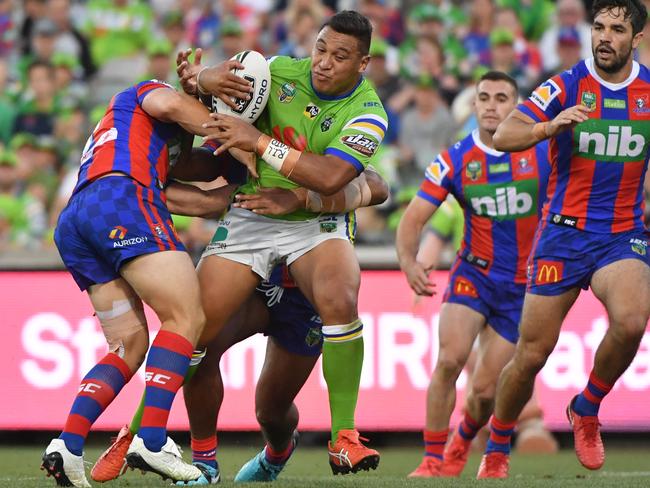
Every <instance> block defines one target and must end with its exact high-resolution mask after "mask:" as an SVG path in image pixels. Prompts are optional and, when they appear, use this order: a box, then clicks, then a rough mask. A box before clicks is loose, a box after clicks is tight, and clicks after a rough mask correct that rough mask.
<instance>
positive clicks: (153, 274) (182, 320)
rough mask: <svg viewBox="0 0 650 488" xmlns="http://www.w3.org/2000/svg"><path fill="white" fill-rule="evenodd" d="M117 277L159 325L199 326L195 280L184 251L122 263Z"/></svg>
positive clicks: (197, 286)
mask: <svg viewBox="0 0 650 488" xmlns="http://www.w3.org/2000/svg"><path fill="white" fill-rule="evenodd" d="M120 274H121V275H122V277H123V278H124V279H125V280H126V281H127V282H128V283H129V284H130V285H131V286H132V287H133V289H134V290H135V291H136V293H137V294H138V296H139V297H140V298H141V299H142V301H144V302H145V303H146V304H147V305H149V306H150V307H151V308H152V309H153V311H154V312H156V315H157V316H158V318H159V319H160V321H161V322H162V323H163V324H165V323H167V322H173V323H175V324H179V325H180V324H184V325H187V326H196V325H200V326H202V325H203V322H204V316H203V311H202V310H201V302H200V300H199V298H200V294H199V280H198V278H197V276H196V271H195V270H194V265H193V264H192V260H191V258H190V256H189V254H187V253H186V252H184V251H160V252H154V253H151V254H144V255H141V256H138V257H136V258H133V259H132V260H131V261H129V262H127V263H126V264H124V265H123V266H122V268H121V269H120Z"/></svg>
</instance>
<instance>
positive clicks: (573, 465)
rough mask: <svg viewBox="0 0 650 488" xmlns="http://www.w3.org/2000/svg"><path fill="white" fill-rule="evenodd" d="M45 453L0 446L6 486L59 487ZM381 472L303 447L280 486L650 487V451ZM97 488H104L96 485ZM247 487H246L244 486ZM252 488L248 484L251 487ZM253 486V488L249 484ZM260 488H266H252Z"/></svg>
mask: <svg viewBox="0 0 650 488" xmlns="http://www.w3.org/2000/svg"><path fill="white" fill-rule="evenodd" d="M41 452H42V448H35V447H31V446H30V447H21V446H17V447H16V446H12V447H9V446H0V487H12V488H13V487H20V488H23V487H24V488H32V487H34V488H36V487H38V488H41V487H45V488H47V487H54V486H55V483H54V481H53V480H52V479H47V478H45V475H44V472H42V471H40V470H39V469H38V466H39V464H40V456H41ZM256 452H257V451H256V449H255V448H252V447H251V448H243V447H233V446H223V447H220V449H219V462H220V465H221V470H222V473H223V476H224V479H223V482H222V483H221V486H222V487H224V488H225V487H230V486H232V485H233V483H232V479H233V476H234V475H235V473H236V472H237V470H238V469H239V467H240V466H241V465H242V464H243V463H244V462H245V461H246V460H248V459H249V458H250V457H251V456H253V455H254V454H255V453H256ZM381 454H382V459H381V464H380V467H379V469H378V470H377V471H372V472H370V473H365V472H363V473H360V474H356V475H347V476H345V477H343V476H338V477H334V476H333V475H332V474H331V472H330V469H329V466H328V464H327V455H326V453H325V451H324V450H323V449H316V448H309V447H308V448H300V449H298V451H296V454H295V455H294V457H293V458H292V459H291V461H290V463H289V464H288V465H287V467H286V469H285V471H284V472H283V473H282V475H281V477H280V479H279V480H278V481H277V482H276V483H275V486H278V487H300V488H303V487H309V488H311V487H354V488H357V487H369V488H389V487H390V488H393V487H401V486H413V487H418V486H421V487H424V486H435V487H440V488H445V487H450V488H451V487H454V488H461V487H467V486H473V487H475V486H481V487H488V488H489V487H493V486H494V487H499V488H506V487H507V488H510V487H517V488H525V487H544V488H550V487H561V488H572V487H581V488H599V487H611V486H615V487H620V488H632V487H648V486H650V465H649V462H650V452H648V450H647V449H609V450H608V451H607V461H606V463H605V466H604V467H603V469H601V470H600V471H596V472H590V471H588V470H586V469H583V468H582V467H581V466H580V465H579V464H578V461H577V460H576V457H575V454H574V453H573V451H570V450H563V451H561V452H560V453H559V454H557V455H550V456H522V455H515V456H513V459H512V463H511V477H510V479H509V480H507V481H501V480H494V481H480V482H479V481H476V480H475V479H473V478H474V476H475V475H476V469H477V466H478V462H479V457H478V455H473V456H472V457H471V458H470V461H469V463H468V465H467V467H466V469H465V473H464V474H463V476H462V477H461V478H460V479H444V478H443V479H437V480H407V479H406V474H407V473H409V472H410V471H411V470H412V469H413V468H414V467H415V466H416V465H417V463H418V462H419V460H420V456H421V450H420V449H415V448H384V449H382V450H381ZM98 455H99V449H97V448H89V449H88V450H87V452H86V459H87V460H92V461H94V460H95V459H96V458H97V456H98ZM94 486H100V485H99V484H96V483H95V484H94ZM104 486H105V487H106V488H109V487H115V488H122V487H139V486H141V487H163V486H169V485H168V484H167V483H165V482H163V481H162V480H161V479H160V478H158V477H157V476H155V475H153V474H147V475H146V476H143V475H141V474H140V472H135V471H129V472H128V473H127V474H126V475H125V476H123V477H121V478H119V479H118V480H117V481H114V482H112V483H109V484H106V485H104ZM238 486H241V485H238ZM245 486H246V485H245ZM248 486H251V485H248ZM252 486H258V487H259V486H260V485H252Z"/></svg>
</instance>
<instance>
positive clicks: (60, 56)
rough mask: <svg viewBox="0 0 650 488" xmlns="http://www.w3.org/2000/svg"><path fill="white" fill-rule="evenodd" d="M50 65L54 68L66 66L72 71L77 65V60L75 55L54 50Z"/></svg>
mask: <svg viewBox="0 0 650 488" xmlns="http://www.w3.org/2000/svg"><path fill="white" fill-rule="evenodd" d="M52 66H54V67H55V68H67V69H69V70H70V71H74V70H75V69H77V68H78V67H79V61H78V60H77V58H76V56H74V55H72V54H69V53H63V52H56V53H54V54H53V55H52Z"/></svg>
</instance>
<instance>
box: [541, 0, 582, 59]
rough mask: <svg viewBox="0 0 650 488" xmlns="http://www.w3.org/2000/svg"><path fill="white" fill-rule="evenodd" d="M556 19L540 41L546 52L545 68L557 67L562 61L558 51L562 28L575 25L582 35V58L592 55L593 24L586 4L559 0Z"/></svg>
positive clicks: (570, 0) (542, 49) (571, 0)
mask: <svg viewBox="0 0 650 488" xmlns="http://www.w3.org/2000/svg"><path fill="white" fill-rule="evenodd" d="M556 14H557V15H556V17H557V18H556V20H555V22H553V23H552V24H551V27H549V28H548V29H547V30H546V32H545V33H544V35H543V36H542V39H541V40H540V42H539V50H540V52H542V53H544V57H543V58H542V63H543V66H544V70H546V71H550V70H552V69H554V68H556V67H557V66H558V65H559V64H560V61H559V59H558V54H557V51H556V47H557V38H558V36H559V33H560V30H561V29H562V28H566V27H573V28H574V29H576V30H577V31H578V34H579V35H580V45H581V46H582V52H581V59H586V58H589V57H591V48H590V46H591V26H590V25H589V23H588V22H587V20H586V15H587V14H586V12H585V6H584V4H583V3H582V0H558V2H557V10H556Z"/></svg>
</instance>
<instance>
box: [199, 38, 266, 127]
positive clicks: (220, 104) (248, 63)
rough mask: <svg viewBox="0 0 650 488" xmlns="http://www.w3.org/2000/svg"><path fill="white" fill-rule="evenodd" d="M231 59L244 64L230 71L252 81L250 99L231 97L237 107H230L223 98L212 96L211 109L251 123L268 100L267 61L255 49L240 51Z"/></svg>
mask: <svg viewBox="0 0 650 488" xmlns="http://www.w3.org/2000/svg"><path fill="white" fill-rule="evenodd" d="M231 59H235V60H237V61H239V62H240V63H241V64H243V65H244V69H234V70H232V72H233V73H234V74H235V75H237V76H240V77H242V78H244V79H245V80H248V81H250V82H251V83H253V92H252V93H251V99H250V100H243V99H241V98H233V100H234V102H235V103H236V104H237V108H231V107H229V106H228V105H226V103H225V102H224V101H223V100H221V99H219V98H217V97H215V96H213V97H212V110H213V111H214V112H217V113H220V114H227V115H233V116H235V117H238V118H240V119H242V120H245V121H246V122H249V123H251V124H252V123H253V122H255V121H256V120H257V119H258V117H259V116H260V115H261V113H262V112H263V111H264V108H265V107H266V103H267V102H268V101H269V93H270V91H271V70H270V69H269V63H268V62H267V61H266V59H265V58H264V56H262V55H261V54H260V53H258V52H257V51H242V52H240V53H239V54H237V55H235V56H233V57H232V58H231Z"/></svg>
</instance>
